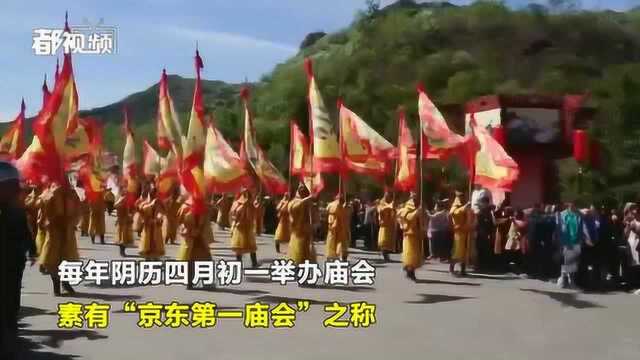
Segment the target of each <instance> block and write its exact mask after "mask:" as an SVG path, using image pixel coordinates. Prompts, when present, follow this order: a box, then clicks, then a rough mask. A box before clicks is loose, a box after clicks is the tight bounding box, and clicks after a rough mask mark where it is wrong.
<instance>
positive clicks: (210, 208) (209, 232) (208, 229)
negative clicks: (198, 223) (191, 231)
mask: <svg viewBox="0 0 640 360" xmlns="http://www.w3.org/2000/svg"><path fill="white" fill-rule="evenodd" d="M205 205H206V207H207V213H206V216H207V226H205V228H204V230H205V233H204V237H205V239H206V240H207V244H211V243H214V242H216V239H215V237H214V236H213V227H212V226H211V221H212V220H211V219H212V213H213V210H214V207H213V206H212V205H211V203H210V202H206V203H205Z"/></svg>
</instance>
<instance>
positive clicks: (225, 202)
mask: <svg viewBox="0 0 640 360" xmlns="http://www.w3.org/2000/svg"><path fill="white" fill-rule="evenodd" d="M231 203H232V201H231V198H230V197H229V196H227V195H224V194H223V195H222V197H221V198H220V199H218V201H217V202H216V207H217V209H218V218H217V220H216V224H217V225H218V228H219V229H220V230H224V229H226V228H228V227H229V226H230V222H229V212H230V211H231Z"/></svg>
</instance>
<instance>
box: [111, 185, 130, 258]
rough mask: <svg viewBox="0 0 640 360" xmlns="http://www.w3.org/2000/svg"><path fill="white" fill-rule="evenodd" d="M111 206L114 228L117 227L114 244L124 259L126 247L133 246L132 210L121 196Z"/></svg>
mask: <svg viewBox="0 0 640 360" xmlns="http://www.w3.org/2000/svg"><path fill="white" fill-rule="evenodd" d="M113 206H114V208H115V209H116V226H117V227H118V236H117V238H116V244H117V245H118V246H119V247H120V256H123V257H124V256H126V254H125V249H126V248H127V246H129V245H131V244H133V218H132V210H133V208H129V206H128V204H127V199H126V197H125V196H122V195H121V196H120V198H118V200H116V202H115V204H113Z"/></svg>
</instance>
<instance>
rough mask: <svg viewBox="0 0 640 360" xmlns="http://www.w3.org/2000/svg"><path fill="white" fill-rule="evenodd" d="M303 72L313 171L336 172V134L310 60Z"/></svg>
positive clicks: (337, 169)
mask: <svg viewBox="0 0 640 360" xmlns="http://www.w3.org/2000/svg"><path fill="white" fill-rule="evenodd" d="M305 70H306V72H307V78H308V82H309V89H308V91H309V97H308V100H309V119H310V121H309V122H310V124H311V129H310V130H309V131H310V138H311V150H312V154H313V157H314V160H313V166H314V168H315V169H314V170H316V171H318V172H323V173H324V172H338V171H340V169H341V156H340V148H339V146H338V134H337V133H336V126H335V124H334V123H333V122H332V121H331V119H330V117H329V112H328V111H327V108H326V106H325V105H324V100H323V99H322V96H321V94H320V90H318V85H317V83H316V79H315V76H314V74H313V63H312V61H311V59H308V58H307V59H305Z"/></svg>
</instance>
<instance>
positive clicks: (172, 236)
mask: <svg viewBox="0 0 640 360" xmlns="http://www.w3.org/2000/svg"><path fill="white" fill-rule="evenodd" d="M181 206H182V203H181V202H180V201H179V199H177V198H174V197H171V198H169V199H167V201H166V202H165V214H164V223H163V226H162V227H163V235H164V237H163V239H164V242H165V243H167V242H169V241H171V243H175V241H176V236H177V234H178V211H179V210H180V207H181Z"/></svg>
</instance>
